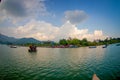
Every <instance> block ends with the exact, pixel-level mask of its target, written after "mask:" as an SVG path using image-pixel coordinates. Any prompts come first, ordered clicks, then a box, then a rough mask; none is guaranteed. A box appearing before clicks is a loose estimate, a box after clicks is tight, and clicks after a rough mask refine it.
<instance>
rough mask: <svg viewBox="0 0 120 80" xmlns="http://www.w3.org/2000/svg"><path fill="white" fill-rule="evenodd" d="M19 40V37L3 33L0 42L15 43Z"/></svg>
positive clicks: (0, 35)
mask: <svg viewBox="0 0 120 80" xmlns="http://www.w3.org/2000/svg"><path fill="white" fill-rule="evenodd" d="M17 40H18V39H16V38H14V37H8V36H5V35H3V34H0V43H2V44H10V43H14V42H15V41H17Z"/></svg>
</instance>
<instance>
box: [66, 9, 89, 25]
mask: <svg viewBox="0 0 120 80" xmlns="http://www.w3.org/2000/svg"><path fill="white" fill-rule="evenodd" d="M87 18H88V15H87V14H86V13H85V12H84V11H82V10H74V11H72V10H71V11H70V10H69V11H66V12H65V20H66V21H70V23H72V24H79V23H81V22H83V21H84V20H86V19H87Z"/></svg>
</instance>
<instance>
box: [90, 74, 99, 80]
mask: <svg viewBox="0 0 120 80" xmlns="http://www.w3.org/2000/svg"><path fill="white" fill-rule="evenodd" d="M92 80H100V79H99V78H98V77H97V75H96V74H93V77H92Z"/></svg>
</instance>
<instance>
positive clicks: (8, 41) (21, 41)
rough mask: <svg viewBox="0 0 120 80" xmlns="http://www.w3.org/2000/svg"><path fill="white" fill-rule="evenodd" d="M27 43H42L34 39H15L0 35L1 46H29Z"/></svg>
mask: <svg viewBox="0 0 120 80" xmlns="http://www.w3.org/2000/svg"><path fill="white" fill-rule="evenodd" d="M27 43H41V41H39V40H36V39H34V38H20V39H18V38H14V37H8V36H6V35H3V34H0V44H27Z"/></svg>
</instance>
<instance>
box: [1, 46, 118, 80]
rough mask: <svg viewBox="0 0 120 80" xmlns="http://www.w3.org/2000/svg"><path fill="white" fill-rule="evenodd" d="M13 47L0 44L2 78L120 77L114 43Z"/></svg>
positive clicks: (106, 79)
mask: <svg viewBox="0 0 120 80" xmlns="http://www.w3.org/2000/svg"><path fill="white" fill-rule="evenodd" d="M37 50H38V51H37V52H36V53H29V52H28V48H27V47H17V48H10V47H8V46H5V45H0V78H1V79H3V80H11V79H12V80H58V79H59V80H91V78H92V75H93V73H96V74H97V75H98V76H99V77H100V79H101V80H113V79H114V80H117V78H118V77H120V61H119V58H120V55H119V53H120V50H119V47H116V46H114V45H111V46H108V47H107V48H104V49H103V48H102V47H101V46H98V47H97V48H93V49H90V48H88V47H81V48H65V49H64V48H37Z"/></svg>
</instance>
